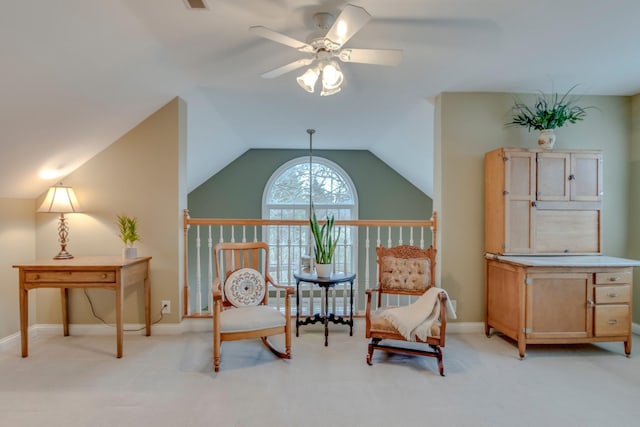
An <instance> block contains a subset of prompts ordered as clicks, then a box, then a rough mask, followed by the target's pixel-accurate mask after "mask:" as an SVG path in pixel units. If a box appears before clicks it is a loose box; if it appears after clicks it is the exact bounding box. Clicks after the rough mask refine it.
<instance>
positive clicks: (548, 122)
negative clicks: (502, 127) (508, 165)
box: [506, 86, 591, 149]
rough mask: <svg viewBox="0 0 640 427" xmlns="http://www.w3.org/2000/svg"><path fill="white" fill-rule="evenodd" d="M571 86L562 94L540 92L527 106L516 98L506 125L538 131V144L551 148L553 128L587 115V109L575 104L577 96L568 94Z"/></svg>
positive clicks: (579, 119)
mask: <svg viewBox="0 0 640 427" xmlns="http://www.w3.org/2000/svg"><path fill="white" fill-rule="evenodd" d="M573 89H575V86H573V87H572V88H571V89H569V90H568V91H567V92H566V93H565V94H564V95H559V94H557V93H554V94H551V95H545V94H544V93H542V92H541V93H540V94H539V95H538V97H537V99H536V101H535V103H534V104H533V106H529V105H527V104H525V103H524V102H522V101H520V100H519V99H518V98H516V99H515V103H514V105H513V107H512V109H511V110H512V112H513V118H512V120H511V121H510V122H509V123H507V124H506V126H523V127H526V128H527V129H528V130H529V131H531V130H532V129H534V130H537V131H540V136H539V137H538V146H540V147H541V148H545V149H552V148H553V146H554V144H555V142H556V135H555V131H554V129H556V128H560V127H562V126H564V125H565V124H567V123H576V122H579V121H581V120H584V118H585V117H586V116H587V109H588V108H591V107H581V106H579V105H578V104H577V102H578V98H576V97H573V96H570V93H571V91H572V90H573Z"/></svg>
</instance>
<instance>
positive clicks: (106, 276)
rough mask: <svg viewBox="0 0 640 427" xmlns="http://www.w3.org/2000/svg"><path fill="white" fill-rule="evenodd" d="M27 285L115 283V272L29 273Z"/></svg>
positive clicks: (26, 276) (27, 273) (26, 277)
mask: <svg viewBox="0 0 640 427" xmlns="http://www.w3.org/2000/svg"><path fill="white" fill-rule="evenodd" d="M25 281H26V282H27V283H114V282H115V281H116V273H115V271H27V272H25Z"/></svg>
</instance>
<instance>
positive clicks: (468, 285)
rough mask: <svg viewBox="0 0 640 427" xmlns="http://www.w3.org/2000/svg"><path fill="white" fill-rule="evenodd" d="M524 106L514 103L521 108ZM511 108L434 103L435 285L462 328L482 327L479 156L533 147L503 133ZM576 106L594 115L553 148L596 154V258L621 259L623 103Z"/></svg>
mask: <svg viewBox="0 0 640 427" xmlns="http://www.w3.org/2000/svg"><path fill="white" fill-rule="evenodd" d="M531 98H532V97H531V96H529V95H527V96H522V99H523V100H524V101H525V102H527V101H530V99H531ZM512 103H513V97H512V96H511V95H510V94H504V93H444V94H442V95H441V96H440V99H439V100H438V105H437V108H438V110H439V111H438V112H437V115H436V120H437V122H438V123H437V124H436V147H437V148H436V154H437V156H438V157H440V159H441V162H442V163H441V165H440V167H439V168H436V185H435V190H436V193H435V201H434V206H435V209H436V210H438V211H439V212H440V236H441V239H442V240H441V242H440V267H441V281H442V286H443V287H444V288H445V289H446V290H447V291H448V292H449V295H450V297H451V298H453V299H455V300H457V304H458V307H457V311H458V320H459V321H463V322H479V321H483V320H484V313H483V310H484V309H483V307H484V263H483V242H484V234H483V233H484V212H483V207H484V200H483V197H484V189H483V177H484V153H485V152H487V151H489V150H492V149H494V148H498V147H502V146H511V147H535V140H536V136H537V135H536V134H535V133H528V132H527V131H526V129H523V128H505V127H504V123H507V122H508V121H509V119H510V115H509V109H510V107H511V105H512ZM581 103H582V104H583V105H592V106H594V107H596V108H594V109H592V110H590V111H589V115H588V117H587V119H586V120H585V121H583V122H580V123H577V124H574V125H569V126H565V127H563V128H561V129H558V131H557V137H558V141H557V143H556V147H557V148H558V149H592V148H597V149H602V150H603V151H604V191H605V196H604V214H603V216H604V219H603V240H604V242H603V248H604V253H605V254H606V255H611V256H619V257H628V254H627V237H628V236H627V231H628V230H627V212H628V195H629V161H628V153H629V140H630V127H629V123H630V114H631V99H630V98H628V97H615V96H585V97H583V98H582V101H581ZM438 157H436V162H437V160H438ZM636 188H637V187H636Z"/></svg>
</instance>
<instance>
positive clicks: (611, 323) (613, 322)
mask: <svg viewBox="0 0 640 427" xmlns="http://www.w3.org/2000/svg"><path fill="white" fill-rule="evenodd" d="M607 323H608V324H610V325H615V324H617V323H618V321H617V320H616V319H609V320H608V321H607Z"/></svg>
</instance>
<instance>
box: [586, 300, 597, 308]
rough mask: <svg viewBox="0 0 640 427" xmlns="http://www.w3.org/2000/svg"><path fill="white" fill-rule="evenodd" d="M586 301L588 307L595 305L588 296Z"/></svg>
mask: <svg viewBox="0 0 640 427" xmlns="http://www.w3.org/2000/svg"><path fill="white" fill-rule="evenodd" d="M587 303H588V304H589V307H590V308H591V307H593V306H594V305H595V303H594V302H593V300H592V299H591V298H589V300H587Z"/></svg>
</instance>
